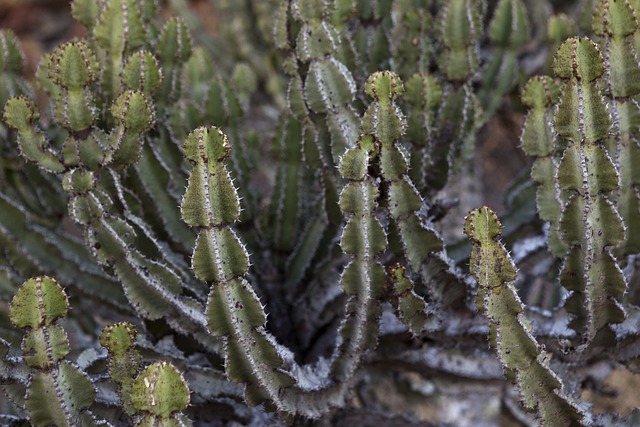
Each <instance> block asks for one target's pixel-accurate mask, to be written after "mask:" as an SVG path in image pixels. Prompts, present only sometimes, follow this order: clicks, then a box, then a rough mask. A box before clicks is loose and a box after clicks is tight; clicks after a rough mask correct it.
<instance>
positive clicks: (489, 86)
mask: <svg viewBox="0 0 640 427" xmlns="http://www.w3.org/2000/svg"><path fill="white" fill-rule="evenodd" d="M489 39H490V40H491V41H492V42H493V44H494V46H495V47H494V51H493V54H492V56H491V58H490V59H489V61H488V63H487V64H486V66H485V68H484V70H483V77H482V90H481V91H480V93H479V98H480V100H481V101H482V104H483V107H484V109H485V113H487V114H491V113H492V112H493V111H495V110H496V109H497V108H498V107H500V105H501V104H502V97H503V96H504V95H506V94H507V93H509V92H510V91H511V90H513V88H514V87H515V85H516V84H517V83H518V79H519V76H518V57H517V56H518V51H519V50H520V49H521V48H522V47H523V46H524V45H525V44H526V43H527V42H528V41H529V21H528V18H527V9H526V7H525V4H524V2H523V1H522V0H500V1H499V2H498V4H497V5H496V8H495V11H494V13H493V18H492V19H491V23H490V24H489Z"/></svg>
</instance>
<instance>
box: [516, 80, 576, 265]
mask: <svg viewBox="0 0 640 427" xmlns="http://www.w3.org/2000/svg"><path fill="white" fill-rule="evenodd" d="M559 97H560V87H559V86H558V85H557V84H556V83H555V82H554V81H553V79H551V78H550V77H546V76H536V77H532V78H531V79H530V80H529V81H528V82H527V84H526V85H525V87H524V88H523V89H522V103H523V104H524V105H525V106H526V107H528V108H529V112H528V113H527V117H526V119H525V123H524V126H523V129H522V136H521V137H520V141H521V143H522V149H523V150H524V152H525V153H527V154H528V155H529V156H532V157H534V158H535V161H534V163H533V166H532V167H531V178H532V179H533V181H534V182H535V183H536V185H537V186H538V191H537V202H538V215H539V216H540V218H541V219H542V220H544V221H548V222H549V236H548V241H549V247H550V249H551V253H553V255H554V256H556V257H561V256H563V255H565V253H566V251H567V247H566V245H565V244H564V243H563V241H562V240H561V235H560V229H559V228H558V226H559V223H560V216H561V214H562V207H563V205H562V201H561V200H560V188H559V187H558V182H557V181H556V179H555V176H556V170H557V168H558V165H557V158H556V157H557V155H558V152H559V147H558V146H557V142H556V141H555V135H554V132H553V126H552V114H553V111H552V109H553V107H554V106H555V105H556V104H557V102H558V99H559Z"/></svg>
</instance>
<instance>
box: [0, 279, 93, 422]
mask: <svg viewBox="0 0 640 427" xmlns="http://www.w3.org/2000/svg"><path fill="white" fill-rule="evenodd" d="M68 310H69V302H68V300H67V295H66V294H65V292H64V291H63V290H62V288H61V287H60V286H59V285H58V284H57V283H56V282H55V281H54V280H53V279H51V278H49V277H37V278H35V279H30V280H28V281H26V282H25V283H24V284H23V285H22V286H21V287H20V289H19V290H18V292H17V293H16V295H15V297H14V298H13V301H12V302H11V308H10V312H9V318H10V319H11V322H12V323H13V324H14V325H15V326H17V327H19V328H23V329H24V330H25V336H24V339H23V341H22V352H23V357H24V362H25V363H26V365H27V366H29V367H30V368H31V376H30V378H29V384H28V386H27V397H26V405H25V411H26V412H27V414H28V415H29V420H30V421H31V423H32V424H33V425H36V426H49V425H56V426H69V427H70V426H94V425H97V423H96V420H95V419H94V418H93V415H91V413H90V412H89V411H88V410H87V408H88V407H89V406H90V405H91V404H92V403H93V401H94V399H95V396H96V392H95V389H94V387H93V384H92V383H91V380H89V378H88V377H87V376H86V375H85V374H84V373H83V372H82V371H80V370H79V369H78V368H77V367H76V366H74V365H73V364H72V363H70V362H68V361H66V360H64V358H65V356H67V354H68V353H69V343H68V341H67V335H66V333H65V331H64V329H63V328H62V327H61V326H60V325H58V320H59V319H61V318H62V317H64V316H65V315H66V314H67V311H68Z"/></svg>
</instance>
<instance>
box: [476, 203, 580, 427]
mask: <svg viewBox="0 0 640 427" xmlns="http://www.w3.org/2000/svg"><path fill="white" fill-rule="evenodd" d="M464 232H465V234H466V235H467V236H468V237H469V239H471V240H472V242H473V248H472V250H471V260H470V269H471V274H472V275H473V277H474V278H475V279H476V281H477V282H478V285H479V290H478V297H477V306H478V308H479V309H480V310H481V311H482V312H483V313H484V314H485V315H486V316H487V317H488V318H489V321H490V322H491V331H490V337H489V341H490V343H491V345H492V347H494V349H495V350H496V352H497V353H498V357H499V358H500V361H501V362H502V365H503V367H504V370H505V374H506V376H507V378H508V379H509V380H510V381H512V382H514V383H516V384H517V386H518V388H519V390H520V394H521V396H522V401H523V403H524V406H525V407H526V408H527V409H529V410H535V411H536V412H537V413H538V415H539V416H540V419H541V422H542V425H544V426H548V427H555V426H557V427H561V426H575V425H583V423H582V421H583V420H584V416H583V414H582V413H581V412H580V410H579V409H578V407H577V406H576V404H575V403H574V402H573V401H572V400H571V399H570V398H569V396H567V395H566V393H565V392H564V390H563V384H562V381H561V380H560V378H559V377H558V376H557V375H556V374H555V373H554V372H553V371H552V370H551V369H550V367H549V356H548V354H547V353H546V352H545V350H544V347H543V346H541V345H540V344H538V342H537V341H536V339H535V337H534V336H533V334H532V328H531V325H530V324H529V322H528V321H527V319H526V318H525V317H524V306H523V304H522V302H521V301H520V298H519V297H518V293H517V291H516V288H515V287H514V286H513V284H512V283H511V282H513V281H514V280H515V279H516V267H515V265H514V264H513V261H511V258H510V257H509V254H508V253H507V250H506V249H505V247H504V246H503V244H502V243H501V242H500V240H498V239H499V238H500V234H502V224H501V223H500V221H499V220H498V217H497V216H496V214H495V213H494V212H493V211H492V210H491V209H489V208H487V207H483V208H480V209H476V210H473V211H471V212H470V213H469V215H468V216H467V217H466V218H465V223H464Z"/></svg>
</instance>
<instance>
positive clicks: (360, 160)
mask: <svg viewBox="0 0 640 427" xmlns="http://www.w3.org/2000/svg"><path fill="white" fill-rule="evenodd" d="M377 151H378V148H377V146H376V141H375V139H374V137H373V135H371V134H369V135H364V136H361V137H360V139H359V140H358V146H357V147H354V148H352V149H350V150H349V151H347V152H346V154H345V155H344V156H343V158H342V161H341V162H340V174H341V175H342V177H343V178H344V179H346V180H348V183H347V185H346V186H345V187H344V189H343V190H342V193H341V194H340V209H342V211H343V212H344V213H345V214H346V216H347V225H346V226H345V228H344V230H343V232H342V239H341V242H340V245H341V246H342V250H343V251H344V252H345V253H347V254H349V255H350V256H351V262H350V263H349V264H348V265H347V267H345V269H344V271H343V272H342V278H341V284H342V289H343V290H344V292H345V293H346V294H347V295H348V296H349V300H348V301H347V308H346V316H345V319H344V321H343V323H342V325H341V327H340V332H339V333H340V336H341V338H342V343H341V344H340V346H339V347H338V348H337V351H336V354H334V361H333V365H332V369H333V372H334V375H335V376H336V379H337V381H341V382H342V381H346V380H347V379H348V378H350V377H351V376H352V375H353V372H354V371H355V368H356V367H357V366H358V363H359V361H360V358H361V357H362V354H363V353H364V351H365V350H366V349H368V348H371V347H373V346H374V345H375V344H376V342H377V338H378V318H379V317H380V305H379V303H378V301H377V299H378V298H379V297H380V296H381V295H382V293H383V292H384V283H385V271H384V268H383V267H382V265H381V264H380V263H379V261H377V259H376V258H377V257H378V256H379V255H380V254H381V253H382V252H383V251H384V250H385V248H386V246H387V241H386V236H385V232H384V230H383V228H382V226H381V225H380V222H379V221H378V219H377V218H376V217H375V210H376V207H377V199H378V198H379V195H380V194H379V190H378V186H377V185H376V182H375V179H374V178H373V177H371V176H370V175H369V167H370V166H371V165H372V164H373V162H372V158H374V157H375V156H377V155H379V153H378V152H377Z"/></svg>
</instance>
